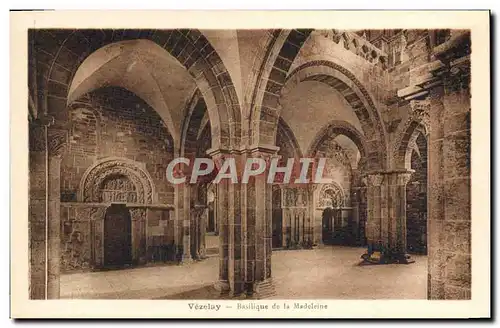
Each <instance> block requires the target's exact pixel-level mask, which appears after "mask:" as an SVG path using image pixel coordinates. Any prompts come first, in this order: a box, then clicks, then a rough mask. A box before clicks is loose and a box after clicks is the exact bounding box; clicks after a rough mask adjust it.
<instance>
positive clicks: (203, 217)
mask: <svg viewBox="0 0 500 328" xmlns="http://www.w3.org/2000/svg"><path fill="white" fill-rule="evenodd" d="M207 220H208V207H207V206H206V205H203V207H202V209H201V213H200V215H199V251H198V258H199V259H201V260H203V259H206V258H207V252H206V242H205V235H206V233H207Z"/></svg>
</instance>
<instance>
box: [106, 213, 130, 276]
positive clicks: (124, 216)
mask: <svg viewBox="0 0 500 328" xmlns="http://www.w3.org/2000/svg"><path fill="white" fill-rule="evenodd" d="M131 263H132V220H131V218H130V212H129V210H128V209H127V207H126V206H125V205H122V204H112V205H111V206H110V207H109V208H108V209H107V210H106V216H105V218H104V265H105V266H106V267H123V266H125V265H130V264H131Z"/></svg>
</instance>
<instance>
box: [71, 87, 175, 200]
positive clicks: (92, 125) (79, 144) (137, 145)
mask: <svg viewBox="0 0 500 328" xmlns="http://www.w3.org/2000/svg"><path fill="white" fill-rule="evenodd" d="M81 101H82V106H75V107H74V108H73V109H72V110H71V111H70V115H69V117H70V126H71V129H70V133H69V147H68V152H67V153H66V154H65V155H64V157H63V159H62V163H61V196H62V200H63V201H76V200H77V193H78V187H79V184H80V180H81V178H82V176H83V174H84V172H85V170H86V169H87V168H89V167H90V166H91V165H92V164H93V163H94V162H95V161H96V160H99V159H102V158H106V157H111V156H116V157H123V158H127V159H131V160H134V161H136V162H139V163H142V164H144V165H145V168H146V170H147V171H148V173H149V174H150V175H151V177H152V179H153V182H154V185H155V188H156V191H157V193H158V202H159V203H163V204H173V195H174V190H173V188H172V186H171V185H169V183H168V181H167V179H166V173H165V171H166V168H167V165H168V163H169V162H170V161H171V159H172V158H173V141H172V137H171V136H170V134H169V132H168V131H167V129H166V127H165V126H164V124H163V122H162V120H161V118H160V117H159V116H158V114H157V113H156V112H155V111H154V109H152V108H151V107H150V106H149V105H147V104H146V103H145V102H143V101H142V100H141V99H140V98H138V97H137V96H135V95H134V94H132V93H131V92H129V91H127V90H125V89H122V88H116V87H108V88H104V89H99V90H97V91H94V92H93V93H91V94H90V95H89V96H88V97H86V99H82V100H81Z"/></svg>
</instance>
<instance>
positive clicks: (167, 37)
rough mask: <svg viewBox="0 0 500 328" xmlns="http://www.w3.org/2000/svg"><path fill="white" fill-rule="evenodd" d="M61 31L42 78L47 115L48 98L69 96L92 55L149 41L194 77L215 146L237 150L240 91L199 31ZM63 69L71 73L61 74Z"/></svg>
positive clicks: (48, 108)
mask: <svg viewBox="0 0 500 328" xmlns="http://www.w3.org/2000/svg"><path fill="white" fill-rule="evenodd" d="M44 33H46V34H51V33H56V32H49V31H44ZM57 33H58V34H57V35H53V34H51V37H52V38H53V39H55V40H57V42H58V43H60V46H59V48H58V49H57V51H54V53H53V57H52V61H51V64H50V68H49V69H48V72H47V73H46V77H44V82H45V85H46V87H45V89H44V93H43V98H44V101H43V105H44V110H45V112H46V113H48V112H50V109H51V108H52V107H53V106H48V98H49V95H50V96H51V97H55V98H59V99H62V98H64V99H65V98H67V96H68V93H69V88H70V85H71V81H72V80H73V77H74V76H75V73H76V70H77V69H78V67H79V66H80V64H81V63H82V62H83V60H84V59H85V58H86V57H87V56H89V55H90V54H91V53H93V52H94V51H96V50H98V49H100V48H102V47H103V46H106V45H108V44H111V43H116V42H119V41H124V40H138V39H143V40H150V41H152V42H154V43H156V44H157V45H158V46H159V47H161V48H163V49H164V50H165V51H166V52H168V53H169V54H170V55H171V56H173V57H174V58H175V59H176V60H177V61H178V63H180V64H181V65H182V66H183V67H184V68H185V69H187V71H188V73H189V74H190V75H191V77H192V78H193V79H194V82H195V84H196V86H197V88H198V89H199V90H200V92H201V94H202V95H203V98H204V100H205V102H206V104H207V108H208V112H209V113H210V116H211V120H212V125H211V127H212V132H213V133H212V135H213V145H212V147H215V148H230V147H238V146H239V142H240V137H241V136H240V129H239V126H240V121H241V110H240V104H239V99H238V97H237V93H236V91H235V90H234V85H233V82H232V80H231V78H230V75H229V72H228V70H227V69H226V67H225V66H224V63H223V62H222V59H221V58H220V56H219V55H218V53H217V51H215V49H214V48H213V47H212V45H210V42H209V41H208V40H207V38H206V37H205V36H204V35H203V34H202V33H201V32H200V31H199V30H196V29H189V30H187V29H184V30H151V29H148V30H146V29H145V30H113V29H106V30H99V29H89V30H78V31H75V30H73V31H71V30H65V31H63V32H59V31H58V32H57ZM77 54H78V55H77ZM60 67H64V69H65V70H66V71H69V72H70V73H68V74H64V75H62V74H59V72H58V69H59V68H60Z"/></svg>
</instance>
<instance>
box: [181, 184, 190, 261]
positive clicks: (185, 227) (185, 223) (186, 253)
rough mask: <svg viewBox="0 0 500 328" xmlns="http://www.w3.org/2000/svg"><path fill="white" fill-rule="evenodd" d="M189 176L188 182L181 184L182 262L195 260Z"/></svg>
mask: <svg viewBox="0 0 500 328" xmlns="http://www.w3.org/2000/svg"><path fill="white" fill-rule="evenodd" d="M189 178H190V177H189V176H187V177H186V183H183V184H181V190H180V192H182V193H183V198H182V199H183V207H182V212H183V215H182V259H181V262H182V263H189V262H191V261H192V260H193V257H192V254H191V185H190V184H189Z"/></svg>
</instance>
